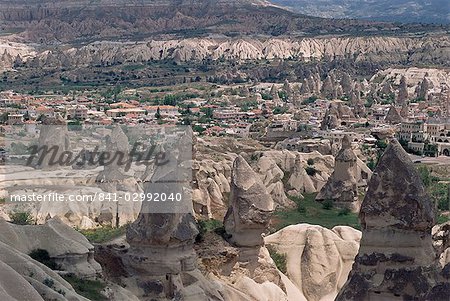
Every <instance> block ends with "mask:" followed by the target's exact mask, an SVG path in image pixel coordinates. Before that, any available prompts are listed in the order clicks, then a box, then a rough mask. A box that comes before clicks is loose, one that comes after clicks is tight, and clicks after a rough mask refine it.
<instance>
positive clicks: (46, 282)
mask: <svg viewBox="0 0 450 301" xmlns="http://www.w3.org/2000/svg"><path fill="white" fill-rule="evenodd" d="M42 283H43V284H44V285H46V286H48V287H49V288H53V286H55V281H53V279H51V278H45V279H44V282H42Z"/></svg>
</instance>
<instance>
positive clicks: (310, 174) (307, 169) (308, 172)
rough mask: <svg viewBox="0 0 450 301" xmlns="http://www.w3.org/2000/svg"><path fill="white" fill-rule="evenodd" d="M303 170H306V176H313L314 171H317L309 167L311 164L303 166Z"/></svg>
mask: <svg viewBox="0 0 450 301" xmlns="http://www.w3.org/2000/svg"><path fill="white" fill-rule="evenodd" d="M305 170H306V173H307V174H308V176H311V177H313V176H315V175H316V173H317V170H316V169H315V168H314V167H311V166H307V167H306V168H305Z"/></svg>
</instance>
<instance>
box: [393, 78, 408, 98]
mask: <svg viewBox="0 0 450 301" xmlns="http://www.w3.org/2000/svg"><path fill="white" fill-rule="evenodd" d="M408 97H409V93H408V86H407V84H406V78H405V77H404V76H402V79H401V80H400V86H399V87H398V94H397V98H396V103H397V104H398V105H403V104H404V103H406V101H407V100H408Z"/></svg>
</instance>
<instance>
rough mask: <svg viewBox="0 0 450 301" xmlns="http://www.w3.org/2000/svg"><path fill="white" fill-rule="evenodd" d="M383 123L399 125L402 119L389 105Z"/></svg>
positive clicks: (394, 108) (395, 109)
mask: <svg viewBox="0 0 450 301" xmlns="http://www.w3.org/2000/svg"><path fill="white" fill-rule="evenodd" d="M384 121H385V122H387V123H390V124H399V123H401V122H402V121H403V118H402V116H401V115H400V113H399V112H398V111H397V108H396V107H395V106H394V105H391V106H390V108H389V111H388V112H387V114H386V117H384Z"/></svg>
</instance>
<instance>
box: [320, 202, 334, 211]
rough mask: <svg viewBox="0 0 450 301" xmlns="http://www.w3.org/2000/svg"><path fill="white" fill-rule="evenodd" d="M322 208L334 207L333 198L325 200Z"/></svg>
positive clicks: (329, 208)
mask: <svg viewBox="0 0 450 301" xmlns="http://www.w3.org/2000/svg"><path fill="white" fill-rule="evenodd" d="M322 209H325V210H331V209H333V201H332V200H325V201H323V203H322Z"/></svg>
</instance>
